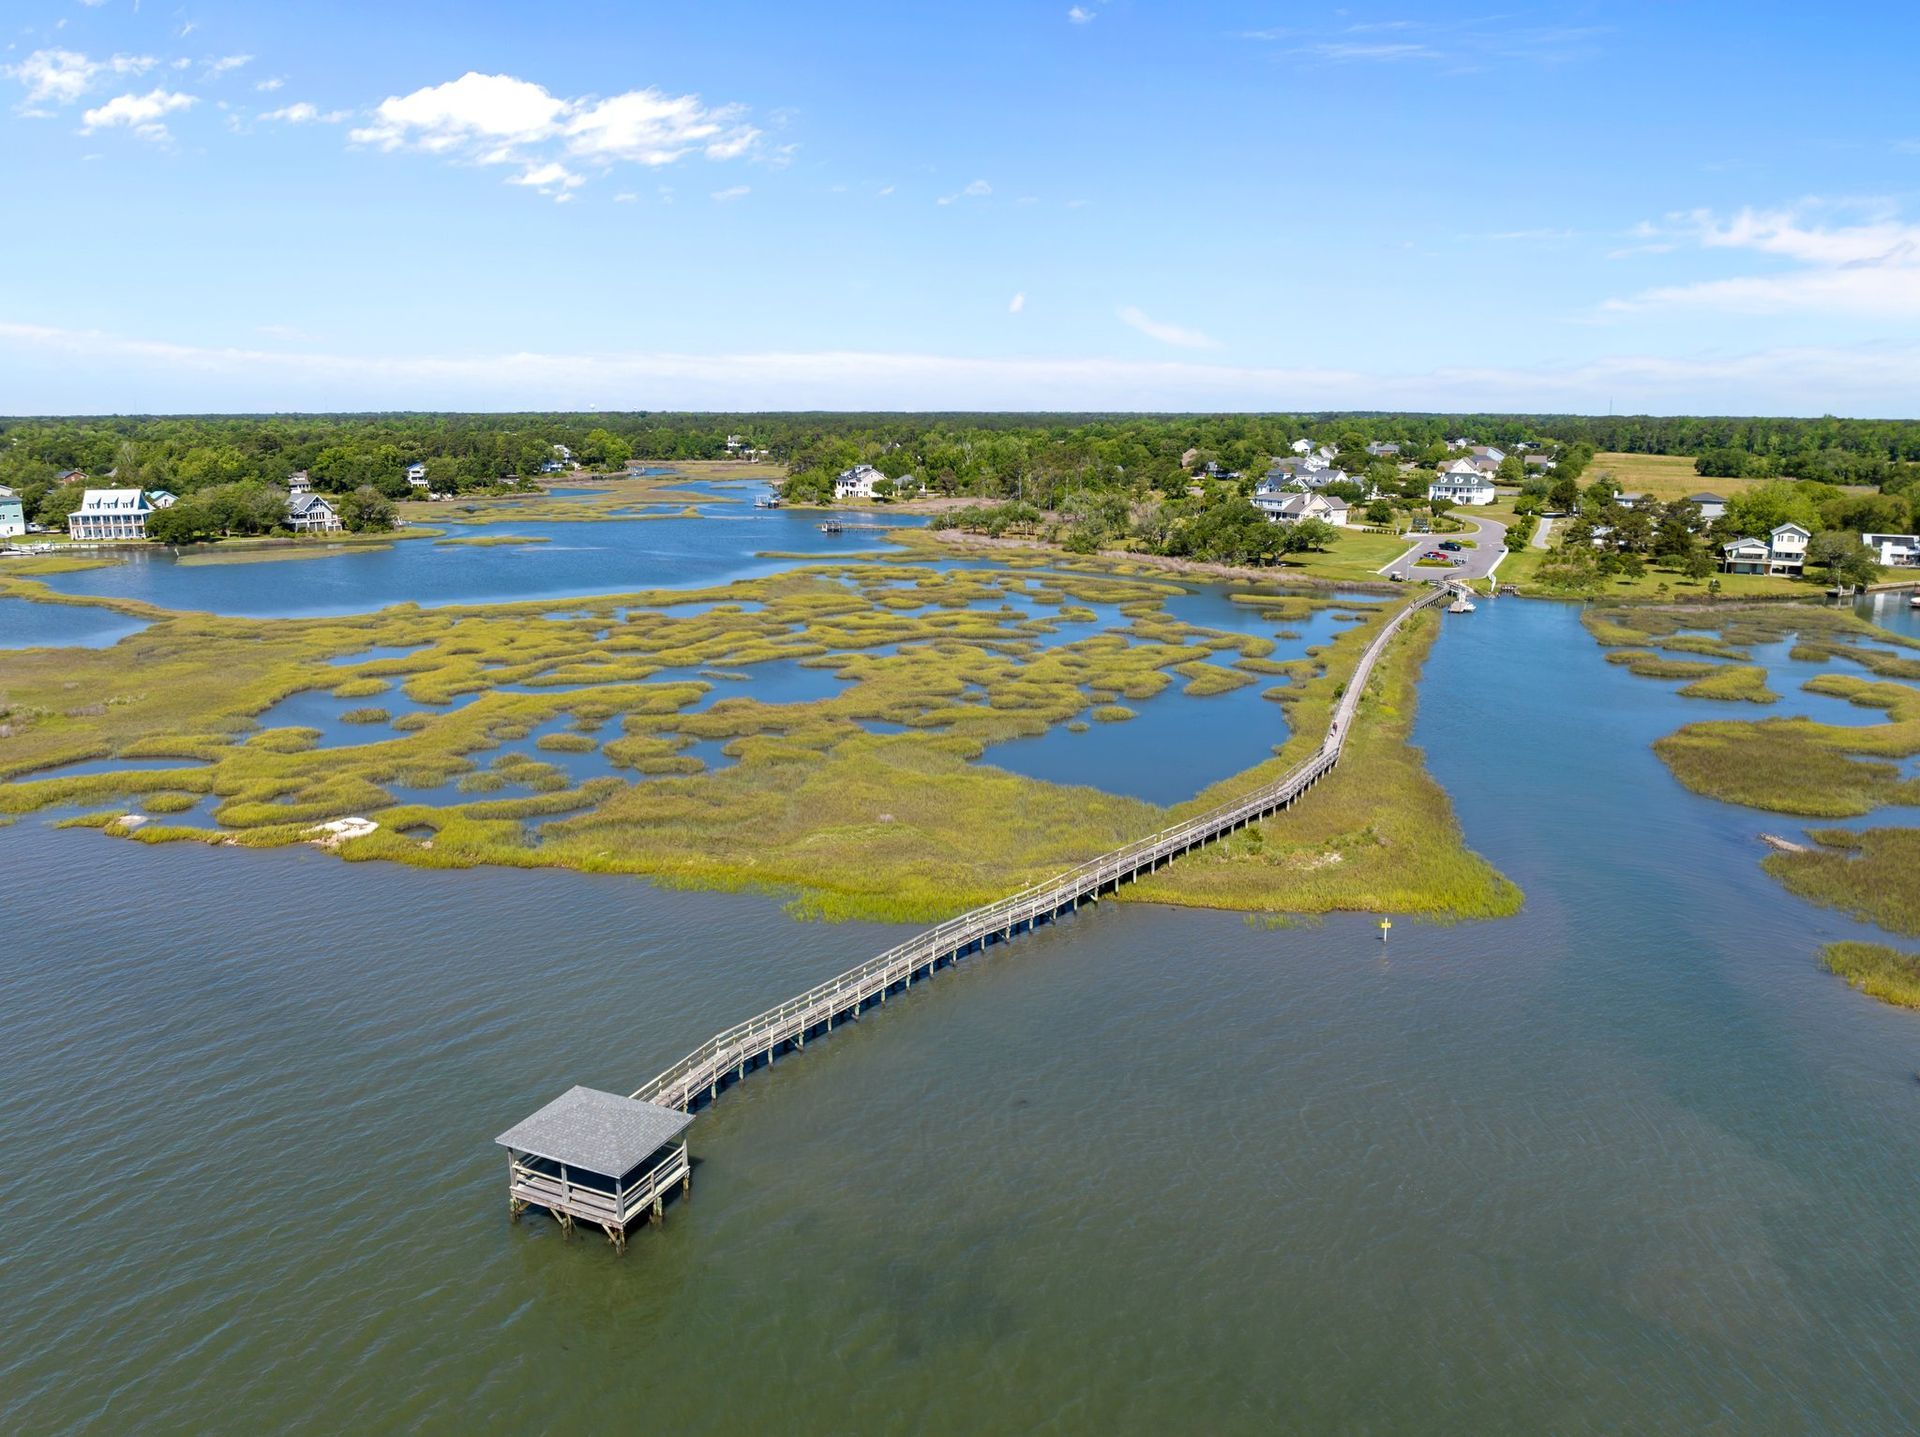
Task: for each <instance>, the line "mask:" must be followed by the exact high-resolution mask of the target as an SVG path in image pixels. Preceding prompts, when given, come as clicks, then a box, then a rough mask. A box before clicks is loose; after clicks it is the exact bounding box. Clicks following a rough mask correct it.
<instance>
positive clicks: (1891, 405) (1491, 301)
mask: <svg viewBox="0 0 1920 1437" xmlns="http://www.w3.org/2000/svg"><path fill="white" fill-rule="evenodd" d="M0 24H4V25H6V26H8V27H10V28H9V29H8V30H6V31H5V32H4V36H3V38H0V45H3V46H4V48H0V66H4V67H5V68H4V73H0V183H3V184H4V193H6V194H7V195H8V196H9V198H10V199H11V201H12V203H11V204H10V205H9V210H10V215H9V220H8V243H7V245H6V259H7V263H6V264H5V265H4V266H0V412H10V413H29V412H101V411H149V410H152V411H222V410H240V409H246V410H263V409H264V410H289V409H303V410H319V409H339V408H386V409H397V408H521V407H528V408H599V407H618V408H777V409H792V408H838V409H863V408H894V409H898V408H953V409H965V408H1019V409H1031V408H1121V409H1191V408H1202V409H1295V408H1332V407H1338V408H1391V409H1402V408H1420V409H1462V408H1472V409H1550V410H1558V409H1572V410H1582V411H1605V410H1606V409H1608V408H1609V407H1612V408H1614V409H1618V410H1622V411H1626V410H1647V411H1652V412H1663V413H1675V412H1715V413H1727V412H1735V413H1796V414H1810V413H1822V412H1832V413H1839V414H1871V415H1897V416H1912V415H1913V414H1914V413H1915V403H1916V396H1920V109H1916V107H1915V106H1914V105H1913V103H1912V100H1911V75H1910V65H1911V56H1912V54H1913V52H1914V46H1915V42H1916V40H1920V19H1917V18H1916V12H1915V9H1914V7H1911V6H1896V5H1892V4H1873V3H1867V4H1856V5H1848V6H1844V7H1825V8H1824V9H1823V8H1821V7H1806V6H1802V5H1786V4H1774V3H1758V4H1750V3H1749V4H1739V5H1735V4H1720V3H1684V4H1683V3H1671V0H1667V3H1638V4H1628V3H1608V4H1570V5H1546V6H1529V7H1524V8H1520V9H1514V10H1504V11H1500V12H1498V13H1496V12H1495V7H1493V6H1472V5H1464V4H1393V3H1382V4H1380V5H1377V6H1373V5H1348V6H1344V7H1341V6H1323V5H1307V4H1299V3H1292V0H1287V3H1266V4H1252V3H1247V4H1241V3H1233V4H1212V5H1208V4H1184V5H1176V4H1148V3H1145V0H1110V3H1105V0H1081V4H1079V5H1078V6H1075V5H1071V4H1066V3H1054V0H1046V3H1039V0H1033V3H1018V4H1016V3H1002V0H974V3H970V4H965V5H950V6H949V5H939V4H897V3H896V4H888V5H879V4H841V5H832V6H800V5H793V4H790V3H788V4H774V3H729V0H707V3H703V4H699V5H689V4H681V5H674V6H665V5H656V4H647V3H636V0H621V3H613V0H606V3H600V0H593V3H581V0H547V3H543V4H540V5H528V4H525V3H513V4H508V3H494V0H460V3H455V0H432V3H421V0H386V3H381V4H373V3H360V0H279V3H273V4H267V3H261V0H250V3H238V0H184V3H181V0H138V3H136V0H8V4H7V5H6V7H5V17H4V20H0Z"/></svg>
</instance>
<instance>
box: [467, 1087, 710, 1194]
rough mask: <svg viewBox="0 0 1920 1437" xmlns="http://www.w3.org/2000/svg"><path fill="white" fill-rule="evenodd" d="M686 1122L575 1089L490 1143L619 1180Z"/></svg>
mask: <svg viewBox="0 0 1920 1437" xmlns="http://www.w3.org/2000/svg"><path fill="white" fill-rule="evenodd" d="M692 1122H693V1119H692V1118H691V1117H690V1116H689V1115H688V1114H686V1113H683V1112H680V1111H678V1110H677V1109H674V1108H663V1107H661V1106H659V1104H657V1103H643V1102H641V1101H640V1100H639V1099H638V1098H623V1097H621V1096H620V1095H619V1094H618V1093H603V1092H601V1091H600V1090H599V1089H598V1088H582V1087H578V1086H576V1087H572V1088H569V1089H568V1090H567V1091H566V1092H564V1093H562V1094H561V1095H560V1096H559V1097H557V1098H555V1099H554V1100H553V1101H552V1102H550V1103H548V1104H547V1105H546V1106H545V1107H544V1108H542V1109H540V1111H539V1112H537V1113H535V1114H534V1115H533V1116H532V1117H529V1118H522V1119H521V1120H520V1121H519V1122H517V1123H515V1124H514V1125H513V1126H512V1127H510V1128H508V1129H507V1130H506V1131H505V1132H504V1133H502V1134H500V1136H499V1137H497V1138H495V1139H494V1141H495V1142H496V1143H498V1144H500V1146H502V1147H505V1148H513V1149H514V1150H515V1151H517V1152H523V1153H532V1154H534V1155H535V1156H536V1157H542V1158H549V1159H551V1160H552V1161H554V1162H556V1163H565V1164H566V1165H567V1166H568V1167H570V1168H582V1169H584V1170H586V1171H587V1172H590V1173H603V1174H605V1175H606V1176H608V1177H619V1176H621V1175H622V1174H624V1173H627V1172H629V1171H631V1170H632V1169H633V1168H635V1167H637V1166H639V1165H640V1164H641V1163H642V1162H644V1161H645V1160H646V1159H647V1158H648V1157H650V1156H652V1155H653V1153H654V1152H656V1151H657V1150H658V1149H659V1148H660V1147H661V1146H662V1145H663V1144H666V1143H669V1142H672V1141H673V1140H674V1139H675V1138H677V1137H679V1136H680V1134H681V1133H683V1132H685V1131H686V1130H687V1128H688V1127H689V1126H690V1125H691V1124H692Z"/></svg>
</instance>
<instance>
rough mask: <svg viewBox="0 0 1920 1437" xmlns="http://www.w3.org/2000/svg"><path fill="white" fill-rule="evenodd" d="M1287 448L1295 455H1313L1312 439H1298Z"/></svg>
mask: <svg viewBox="0 0 1920 1437" xmlns="http://www.w3.org/2000/svg"><path fill="white" fill-rule="evenodd" d="M1287 448H1289V449H1291V450H1292V451H1293V452H1294V453H1295V454H1311V453H1312V452H1313V441H1312V440H1311V439H1296V440H1294V441H1293V443H1291V444H1289V445H1288V446H1287Z"/></svg>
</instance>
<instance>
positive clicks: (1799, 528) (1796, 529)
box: [1768, 520, 1813, 539]
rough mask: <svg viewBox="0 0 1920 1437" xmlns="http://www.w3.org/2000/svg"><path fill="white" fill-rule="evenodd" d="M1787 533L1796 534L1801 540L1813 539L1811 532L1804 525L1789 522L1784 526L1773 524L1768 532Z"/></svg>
mask: <svg viewBox="0 0 1920 1437" xmlns="http://www.w3.org/2000/svg"><path fill="white" fill-rule="evenodd" d="M1789 531H1791V532H1792V533H1795V534H1798V535H1799V536H1800V537H1801V538H1803V539H1811V538H1812V537H1813V530H1811V529H1809V528H1807V527H1806V526H1805V525H1804V524H1795V523H1793V522H1792V521H1791V520H1789V521H1788V522H1787V523H1785V524H1775V525H1774V526H1773V528H1772V529H1771V530H1769V531H1768V532H1769V533H1772V534H1785V533H1788V532H1789Z"/></svg>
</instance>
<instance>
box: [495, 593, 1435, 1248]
mask: <svg viewBox="0 0 1920 1437" xmlns="http://www.w3.org/2000/svg"><path fill="white" fill-rule="evenodd" d="M1451 593H1452V586H1451V585H1448V586H1445V587H1436V588H1434V589H1432V590H1431V591H1429V592H1428V593H1426V594H1423V595H1422V596H1421V597H1420V598H1418V599H1415V600H1414V601H1413V602H1412V603H1410V604H1408V605H1407V606H1406V607H1405V608H1403V609H1401V610H1400V612H1399V613H1397V614H1395V615H1394V616H1393V617H1392V618H1390V619H1388V620H1387V622H1386V624H1385V625H1384V626H1383V627H1382V628H1381V630H1380V632H1379V633H1378V634H1376V635H1374V637H1373V639H1372V640H1371V641H1370V642H1369V643H1368V644H1367V647H1366V649H1365V650H1364V651H1363V652H1362V653H1361V655H1360V661H1359V662H1358V663H1357V664H1356V665H1355V666H1354V670H1353V676H1352V677H1351V678H1349V679H1348V680H1347V685H1346V688H1345V689H1344V690H1343V691H1342V693H1341V695H1340V701H1339V703H1338V704H1336V705H1335V706H1334V710H1333V717H1332V719H1331V720H1330V721H1329V722H1328V725H1327V733H1326V736H1325V737H1324V738H1323V739H1322V740H1321V741H1320V746H1319V747H1318V748H1317V749H1315V750H1314V752H1313V753H1312V754H1311V755H1309V756H1308V757H1307V759H1306V760H1305V761H1304V762H1302V763H1300V764H1299V765H1297V766H1296V767H1295V768H1293V769H1292V770H1291V771H1290V772H1288V773H1287V774H1286V775H1285V776H1284V777H1283V778H1281V779H1280V780H1279V781H1278V782H1275V783H1271V784H1268V785H1267V786H1266V787H1264V788H1261V789H1258V790H1256V791H1255V792H1253V793H1250V794H1248V795H1246V796H1245V797H1244V798H1240V799H1237V800H1235V801H1234V802H1232V803H1229V804H1225V805H1223V806H1221V807H1219V808H1216V809H1213V810H1211V811H1210V812H1207V813H1203V814H1200V815H1199V816H1198V817H1195V818H1190V819H1187V820H1186V821H1185V822H1183V823H1177V824H1175V825H1174V826H1173V827H1171V828H1167V829H1162V830H1161V831H1160V832H1159V833H1156V834H1154V835H1152V836H1151V837H1149V838H1143V839H1141V840H1139V841H1138V842H1137V843H1129V844H1127V845H1126V846H1125V847H1124V848H1117V849H1115V850H1114V851H1113V852H1111V853H1107V854H1103V855H1102V856H1101V857H1099V858H1096V859H1093V860H1092V861H1091V862H1088V863H1083V864H1081V865H1080V866H1079V867H1078V868H1074V869H1071V870H1069V871H1068V872H1066V873H1062V874H1059V875H1057V876H1055V877H1053V878H1049V879H1048V880H1046V881H1045V882H1044V883H1038V884H1035V885H1034V886H1033V887H1031V888H1027V889H1024V890H1022V891H1021V892H1019V893H1016V894H1014V895H1013V896H1012V897H1011V898H1003V899H1000V900H999V901H998V902H996V903H989V904H987V905H985V906H984V907H981V908H975V909H973V910H972V911H971V912H968V913H963V914H961V915H960V916H959V917H958V918H951V919H948V920H947V921H946V922H945V923H941V924H938V925H936V926H935V927H932V928H929V929H927V930H926V931H925V932H924V933H919V934H916V935H914V936H913V937H912V938H909V939H908V940H907V941H906V942H904V943H901V944H899V945H897V946H896V947H893V948H889V949H888V950H887V951H886V952H884V953H882V954H880V955H878V956H877V957H874V958H869V959H868V960H867V961H866V962H864V963H862V964H860V965H859V966H858V967H857V968H850V969H848V970H847V971H846V972H845V973H842V974H841V975H840V976H839V977H837V978H831V979H829V980H827V981H826V982H825V983H821V984H819V985H817V986H816V987H813V988H809V989H808V990H807V991H806V992H804V993H802V994H800V995H799V996H798V997H794V998H789V999H788V1000H787V1001H786V1002H784V1003H782V1004H780V1005H779V1006H777V1007H774V1008H769V1009H768V1010H767V1011H766V1012H764V1013H757V1014H755V1015H754V1016H753V1017H751V1018H749V1019H747V1021H746V1022H744V1023H737V1024H735V1025H734V1026H733V1027H731V1028H728V1029H727V1030H726V1031H725V1032H723V1033H716V1034H714V1036H713V1037H711V1038H709V1039H708V1040H707V1041H706V1042H704V1043H702V1044H701V1045H700V1046H699V1047H698V1048H695V1049H694V1050H693V1051H692V1052H691V1053H689V1054H687V1055H686V1057H684V1058H682V1059H681V1060H680V1061H679V1062H677V1063H675V1064H674V1065H673V1066H672V1067H670V1068H668V1069H667V1070H666V1071H665V1072H664V1073H661V1074H660V1075H659V1076H658V1077H656V1078H654V1079H653V1081H651V1082H649V1083H643V1084H642V1085H641V1086H640V1087H638V1088H636V1089H635V1090H634V1091H633V1092H632V1093H631V1094H629V1095H628V1096H627V1097H624V1098H622V1097H621V1096H619V1095H618V1094H617V1093H606V1092H599V1091H596V1090H593V1089H589V1088H578V1087H576V1088H574V1089H572V1090H571V1091H570V1092H567V1093H565V1094H562V1095H561V1096H560V1097H559V1098H556V1099H555V1100H554V1101H553V1102H551V1103H549V1104H547V1105H546V1107H544V1108H542V1109H540V1110H539V1111H538V1112H536V1113H534V1114H533V1115H532V1116H530V1117H528V1118H526V1119H525V1120H523V1121H522V1122H520V1123H518V1124H516V1125H515V1126H514V1127H513V1128H510V1129H508V1131H506V1132H504V1133H502V1134H501V1135H500V1136H499V1138H498V1139H496V1141H497V1142H498V1143H499V1144H500V1145H501V1146H502V1147H505V1148H506V1149H507V1167H508V1207H509V1211H510V1212H511V1213H512V1214H513V1216H514V1217H516V1218H517V1217H518V1216H519V1215H520V1213H521V1212H523V1211H524V1210H526V1209H527V1208H529V1207H538V1208H542V1209H544V1210H545V1211H546V1212H548V1213H549V1214H551V1215H552V1216H553V1217H554V1219H555V1220H556V1221H558V1222H559V1224H560V1225H561V1228H562V1229H563V1230H564V1231H567V1232H571V1231H572V1230H573V1226H574V1224H575V1222H576V1221H578V1222H583V1223H591V1224H595V1225H598V1226H599V1227H601V1228H603V1229H605V1231H606V1234H607V1237H608V1240H609V1241H611V1242H612V1243H613V1244H614V1246H615V1247H616V1248H621V1249H624V1248H625V1246H626V1233H627V1228H628V1226H629V1225H630V1224H631V1223H632V1222H634V1221H636V1220H638V1219H641V1218H649V1219H652V1220H656V1221H657V1220H658V1219H659V1218H660V1217H661V1216H662V1215H663V1213H664V1211H665V1204H666V1200H667V1197H668V1196H669V1194H670V1193H671V1192H673V1190H674V1189H676V1188H678V1190H679V1191H680V1192H681V1193H685V1192H686V1191H687V1190H688V1189H689V1188H690V1187H691V1185H692V1167H691V1164H690V1161H689V1159H688V1157H687V1149H686V1144H685V1142H684V1140H683V1139H682V1138H681V1136H680V1134H681V1133H682V1132H683V1131H684V1129H685V1127H686V1124H687V1123H688V1122H689V1121H690V1120H691V1119H690V1115H691V1114H692V1113H693V1112H695V1111H696V1110H697V1109H699V1108H702V1107H704V1106H706V1105H707V1104H709V1103H711V1102H713V1101H714V1100H715V1099H716V1098H718V1097H719V1096H720V1094H721V1093H722V1092H724V1091H725V1090H726V1089H727V1088H729V1087H731V1086H732V1085H733V1084H735V1083H738V1082H740V1081H741V1080H742V1079H744V1078H745V1077H746V1076H747V1075H748V1074H749V1073H751V1072H754V1071H756V1070H758V1069H760V1068H764V1067H766V1066H768V1065H769V1064H771V1063H772V1062H773V1060H774V1059H775V1058H777V1057H780V1056H781V1055H783V1054H785V1053H792V1052H798V1051H799V1050H801V1049H803V1048H805V1047H806V1046H807V1043H808V1042H809V1041H816V1040H818V1039H820V1038H824V1037H826V1036H827V1035H828V1034H830V1033H832V1032H833V1030H834V1028H835V1026H836V1025H838V1024H841V1023H844V1022H846V1021H848V1020H849V1019H852V1018H857V1017H859V1016H860V1014H861V1013H863V1012H864V1011H866V1010H867V1009H869V1008H874V1007H878V1006H879V1005H881V1004H883V1003H885V1002H886V1001H887V999H888V998H889V997H891V996H892V995H894V994H896V993H904V992H906V991H907V990H908V989H910V988H912V987H913V985H914V984H915V983H923V982H925V981H926V980H927V979H929V978H931V977H933V975H934V974H936V973H938V972H939V971H940V970H941V969H942V968H946V967H950V966H951V965H953V964H955V963H958V962H959V961H960V960H961V959H963V958H965V957H967V956H968V955H970V954H973V953H979V952H981V951H983V950H985V949H986V948H988V947H990V946H991V945H993V944H995V943H1006V942H1009V941H1011V940H1012V939H1013V938H1015V937H1017V936H1018V935H1020V934H1022V933H1030V932H1032V931H1033V930H1034V929H1035V928H1037V927H1038V926H1039V925H1040V924H1042V923H1051V922H1052V921H1053V920H1054V919H1056V918H1060V917H1062V916H1064V915H1066V914H1069V913H1072V912H1074V911H1075V910H1076V909H1078V908H1079V907H1080V905H1081V904H1083V903H1088V902H1091V901H1093V900H1095V899H1098V898H1099V897H1100V895H1101V894H1103V893H1111V892H1113V891H1114V890H1115V889H1117V888H1118V887H1119V886H1120V885H1121V884H1123V883H1130V882H1132V881H1133V880H1134V879H1136V878H1139V877H1140V876H1141V875H1142V874H1146V873H1152V872H1153V871H1154V870H1155V869H1158V868H1162V867H1165V866H1166V865H1167V864H1169V863H1171V862H1173V860H1174V859H1176V858H1178V857H1180V856H1181V855H1182V854H1185V853H1191V852H1193V850H1194V849H1196V848H1199V847H1200V846H1202V845H1203V844H1207V843H1211V842H1213V841H1214V840H1215V839H1217V838H1223V837H1225V836H1226V835H1227V834H1230V833H1233V832H1235V831H1236V830H1238V829H1242V828H1245V827H1246V826H1247V825H1248V824H1250V823H1257V822H1259V821H1260V820H1261V819H1263V818H1266V817H1268V816H1270V815H1272V814H1274V813H1278V812H1279V811H1280V810H1282V809H1285V808H1291V807H1292V806H1293V804H1294V803H1295V802H1296V801H1298V799H1299V798H1300V797H1301V795H1303V794H1304V793H1306V791H1307V790H1308V789H1310V788H1312V787H1313V786H1314V785H1315V784H1316V783H1318V782H1319V781H1320V780H1321V779H1322V778H1324V777H1325V776H1326V775H1327V774H1328V773H1329V772H1331V771H1332V769H1333V768H1334V766H1335V765H1336V764H1338V763H1339V762H1340V754H1341V752H1342V750H1343V749H1345V747H1346V742H1347V732H1348V729H1349V728H1350V727H1351V725H1352V723H1353V719H1354V715H1355V713H1356V712H1357V711H1358V709H1359V706H1360V695H1361V694H1362V693H1363V692H1364V691H1365V689H1366V686H1367V680H1368V678H1369V677H1371V675H1372V673H1373V666H1374V664H1375V662H1376V661H1377V660H1378V659H1379V657H1380V655H1381V653H1382V652H1383V651H1384V650H1385V649H1386V646H1387V644H1388V642H1389V641H1391V639H1392V638H1393V636H1394V634H1395V632H1397V631H1398V629H1399V628H1400V626H1401V625H1402V624H1403V623H1405V622H1406V620H1407V618H1408V617H1409V616H1410V615H1412V614H1414V613H1416V612H1417V611H1419V610H1421V609H1424V608H1428V607H1430V606H1432V605H1434V604H1437V603H1440V602H1441V601H1443V600H1444V599H1446V598H1448V597H1450V595H1451Z"/></svg>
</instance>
